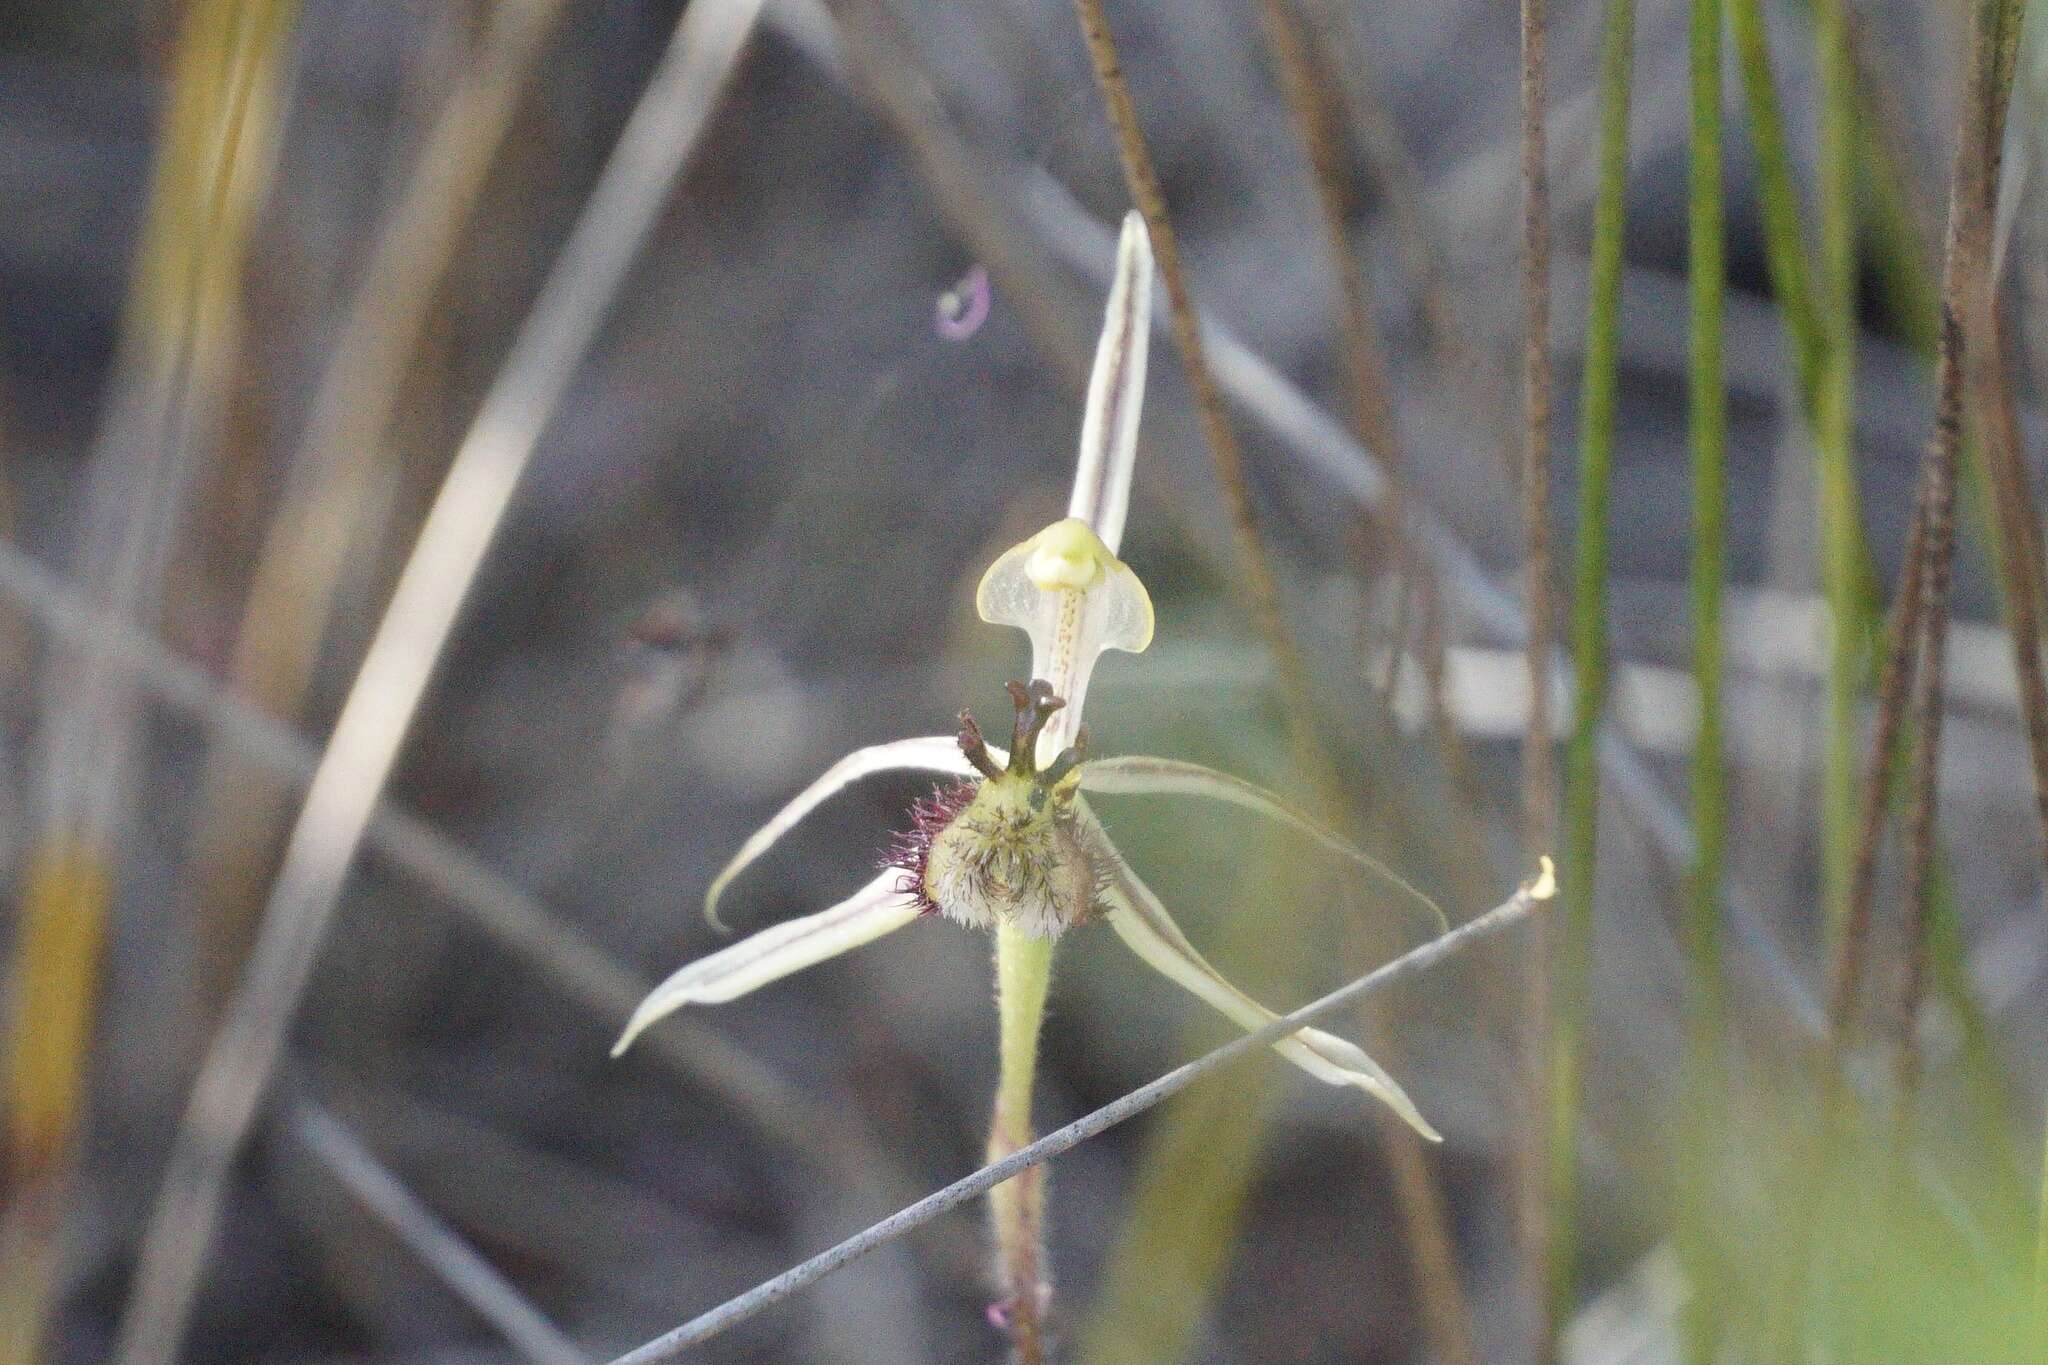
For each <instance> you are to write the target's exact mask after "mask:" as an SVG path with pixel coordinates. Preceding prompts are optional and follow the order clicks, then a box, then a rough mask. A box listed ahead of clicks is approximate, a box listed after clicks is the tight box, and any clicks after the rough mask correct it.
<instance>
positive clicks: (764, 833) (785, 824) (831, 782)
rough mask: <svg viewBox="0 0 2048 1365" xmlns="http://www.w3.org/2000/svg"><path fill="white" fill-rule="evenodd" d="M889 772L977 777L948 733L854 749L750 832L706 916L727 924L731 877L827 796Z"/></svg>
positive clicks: (708, 899)
mask: <svg viewBox="0 0 2048 1365" xmlns="http://www.w3.org/2000/svg"><path fill="white" fill-rule="evenodd" d="M887 772H934V773H951V774H952V775H953V776H955V777H972V776H973V775H974V769H973V768H972V767H971V766H970V765H969V764H968V762H967V758H966V755H964V754H962V753H961V752H960V745H959V742H958V741H957V740H955V739H954V738H953V737H951V736H950V735H926V736H923V737H921V738H918V739H899V740H895V741H893V742H892V743H888V744H875V745H870V746H869V747H868V748H865V749H855V750H854V751H853V752H852V753H850V754H848V755H847V756H846V757H845V758H842V759H840V760H839V761H838V762H837V763H834V764H833V765H832V766H831V767H829V768H827V769H826V770H825V772H824V774H823V775H822V776H820V777H819V778H818V780H817V781H815V782H813V783H811V785H810V786H808V787H805V788H804V789H803V790H802V791H801V792H799V793H797V795H796V796H795V798H794V799H792V800H791V801H790V803H789V804H788V805H786V806H784V807H783V808H782V809H781V810H779V811H777V812H775V816H774V818H773V819H771V820H769V822H768V823H767V824H765V825H763V826H761V828H759V829H757V830H755V831H754V832H753V833H752V834H751V835H749V836H747V841H746V842H745V843H743V844H741V845H740V851H739V852H738V853H735V854H734V855H733V856H732V861H731V862H729V863H727V864H726V865H725V870H724V871H722V872H720V873H719V874H718V875H717V876H716V877H714V878H712V880H711V889H710V890H708V891H706V892H705V893H704V917H705V918H706V919H708V920H710V921H711V922H712V923H713V924H715V925H718V927H720V928H721V929H722V928H724V927H725V926H724V923H723V922H722V921H721V920H720V919H719V918H718V900H719V897H721V896H723V895H724V894H725V888H726V887H727V886H729V885H731V884H732V880H733V878H735V877H737V876H739V875H740V873H741V872H743V871H745V870H746V868H747V866H748V864H750V863H752V862H753V861H754V860H755V859H756V858H758V857H760V856H761V855H762V854H764V853H766V852H767V851H768V850H769V849H770V848H772V847H774V845H775V841H776V840H778V839H780V838H781V837H782V836H783V835H785V834H787V833H789V831H790V830H792V829H794V828H795V827H796V825H797V823H798V822H799V821H801V820H802V819H803V818H804V817H805V816H806V815H809V814H810V813H811V812H812V811H814V810H816V809H817V808H818V807H819V806H820V805H822V804H824V802H825V801H826V800H828V799H829V798H831V797H832V796H834V795H836V794H837V793H838V792H840V791H841V790H843V789H844V788H846V787H848V786H851V785H852V784H853V783H855V782H858V781H859V780H860V779H861V778H863V777H872V776H873V775H874V774H876V773H887Z"/></svg>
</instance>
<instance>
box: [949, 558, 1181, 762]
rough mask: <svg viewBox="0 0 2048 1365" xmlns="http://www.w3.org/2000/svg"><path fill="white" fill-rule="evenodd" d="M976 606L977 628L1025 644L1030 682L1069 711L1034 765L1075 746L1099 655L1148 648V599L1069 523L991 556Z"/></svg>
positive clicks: (1041, 744) (1122, 567)
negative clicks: (1017, 636)
mask: <svg viewBox="0 0 2048 1365" xmlns="http://www.w3.org/2000/svg"><path fill="white" fill-rule="evenodd" d="M974 601H975V606H976V607H977V608H978V609H979V610H980V612H981V619H982V620H984V621H988V622H990V623H992V624H994V625H1001V626H1016V627H1017V628H1018V629H1019V630H1022V631H1023V632H1024V633H1025V634H1026V635H1028V636H1030V637H1031V676H1032V677H1034V678H1043V679H1045V680H1046V681H1047V682H1049V683H1051V684H1052V690H1053V693H1054V695H1056V696H1058V697H1060V698H1062V699H1064V700H1065V701H1066V703H1067V704H1066V707H1065V709H1064V710H1062V711H1060V712H1058V713H1056V714H1055V715H1054V717H1053V719H1052V722H1051V723H1050V724H1048V725H1047V726H1046V727H1045V730H1044V731H1043V732H1042V733H1041V734H1040V735H1039V739H1038V760H1039V762H1040V763H1047V762H1050V761H1051V759H1052V756H1053V755H1054V754H1057V753H1058V752H1059V751H1060V750H1061V749H1063V748H1065V747H1066V746H1067V745H1068V744H1069V743H1071V742H1072V741H1073V736H1074V731H1075V730H1076V728H1078V726H1079V725H1080V716H1081V706H1082V703H1083V700H1084V699H1085V697H1086V696H1087V692H1088V676H1089V674H1091V673H1092V672H1094V670H1095V661H1096V659H1097V658H1099V657H1100V656H1101V654H1102V652H1103V651H1104V650H1106V649H1122V650H1128V651H1129V652H1131V653H1133V654H1136V653H1139V652H1140V651H1142V650H1143V649H1144V648H1145V646H1147V645H1149V644H1151V643H1152V598H1151V595H1150V594H1149V593H1147V592H1146V591H1145V585H1144V583H1143V582H1141V581H1140V580H1139V578H1138V576H1137V575H1136V574H1135V573H1132V572H1131V570H1130V566H1129V565H1127V564H1125V563H1124V562H1123V561H1122V560H1120V559H1118V558H1117V557H1116V556H1115V555H1114V554H1112V553H1111V552H1110V549H1109V547H1108V546H1107V545H1105V544H1104V543H1103V542H1102V538H1101V537H1100V536H1098V535H1096V534H1095V532H1094V531H1093V530H1092V529H1091V528H1090V527H1089V526H1088V524H1087V523H1086V522H1083V521H1079V520H1076V519H1075V518H1073V517H1069V518H1067V519H1066V520H1064V521H1056V522H1054V523H1053V524H1052V525H1050V526H1048V527H1046V528H1045V529H1044V530H1042V531H1040V532H1039V533H1038V534H1037V535H1035V536H1033V537H1031V538H1030V539H1029V540H1027V541H1024V542H1023V543H1022V544H1020V545H1013V546H1012V547H1010V548H1009V549H1008V550H1005V551H1004V552H1003V553H1002V554H1001V555H999V556H997V558H996V562H995V563H993V564H991V565H989V567H988V572H987V573H985V574H983V575H982V577H981V586H980V587H979V588H978V589H977V590H976V591H975V595H974Z"/></svg>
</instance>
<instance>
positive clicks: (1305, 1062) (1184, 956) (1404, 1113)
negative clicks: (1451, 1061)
mask: <svg viewBox="0 0 2048 1365" xmlns="http://www.w3.org/2000/svg"><path fill="white" fill-rule="evenodd" d="M1091 823H1092V820H1091ZM1099 832H1100V829H1099V826H1098V827H1097V833H1098V834H1099ZM1102 901H1103V904H1104V906H1105V909H1106V917H1107V918H1108V920H1109V925H1110V928H1112V929H1114V930H1115V931H1116V933H1117V936H1118V937H1119V938H1121V939H1123V941H1124V943H1125V945H1126V946H1127V947H1129V948H1130V950H1131V951H1132V952H1134V953H1136V954H1137V955H1138V956H1139V957H1140V958H1141V959H1143V960H1144V962H1145V963H1146V965H1147V966H1149V967H1151V968H1152V969H1153V970H1154V971H1157V972H1159V973H1160V974H1161V975H1163V976H1166V977H1168V978H1170V979H1171V980H1172V981H1174V982H1175V983H1176V984H1177V985H1179V986H1181V987H1182V988H1183V989H1185V990H1187V991H1188V992H1189V993H1191V994H1193V995H1195V996H1197V997H1198V998H1200V999H1201V1000H1203V1001H1206V1002H1207V1003H1208V1004H1209V1005H1211V1006H1213V1007H1214V1008H1215V1009H1217V1010H1219V1011H1221V1012H1222V1013H1223V1014H1225V1015H1227V1016H1228V1017H1229V1018H1230V1019H1232V1020H1234V1021H1235V1022H1236V1023H1237V1024H1238V1025H1239V1026H1240V1027H1242V1028H1245V1029H1247V1030H1249V1029H1256V1028H1260V1027H1262V1026H1264V1025H1266V1024H1270V1023H1272V1022H1273V1020H1275V1019H1277V1018H1279V1016H1278V1015H1276V1014H1274V1013H1273V1011H1271V1010H1269V1009H1267V1008H1266V1007H1265V1006H1264V1005H1261V1004H1260V1003H1259V1002H1258V1001H1256V1000H1254V999H1252V998H1251V997H1250V996H1248V995H1246V994H1245V993H1244V992H1243V991H1241V990H1239V989H1238V988H1237V987H1235V986H1233V985H1231V984H1230V982H1229V981H1228V980H1227V979H1226V978H1225V977H1224V976H1223V974H1222V973H1221V972H1219V971H1217V970H1216V968H1215V967H1213V966H1211V965H1210V963H1209V961H1208V959H1207V958H1205V957H1203V956H1202V955H1201V953H1199V952H1198V951H1196V949H1195V946H1194V944H1192V943H1190V942H1188V940H1187V936H1186V935H1185V934H1183V933H1181V931H1180V926H1179V925H1177V924H1175V923H1174V922H1173V917H1172V916H1171V915H1169V914H1168V913H1167V912H1166V907H1165V906H1164V905H1163V904H1161V903H1160V900H1159V897H1158V896H1156V895H1154V894H1153V893H1152V889H1151V888H1150V887H1148V886H1146V885H1145V883H1144V882H1143V881H1142V880H1140V879H1139V877H1138V875H1137V874H1136V873H1134V872H1132V871H1131V870H1130V869H1129V868H1128V867H1125V866H1123V865H1122V863H1121V861H1120V860H1117V861H1115V862H1114V865H1113V866H1112V869H1111V873H1110V877H1109V885H1108V886H1107V887H1106V888H1105V889H1104V890H1103V893H1102ZM1273 1050H1274V1051H1275V1052H1277V1053H1279V1054H1280V1055H1281V1056H1282V1057H1285V1058H1286V1059H1287V1060H1288V1061H1290V1062H1293V1063H1294V1064H1295V1065H1296V1066H1298V1067H1300V1068H1301V1069H1302V1070H1304V1071H1306V1072H1308V1074H1309V1075H1311V1076H1314V1077H1315V1078H1316V1079H1317V1080H1319V1081H1324V1082H1327V1083H1328V1084H1330V1085H1349V1086H1355V1087H1357V1088H1358V1089H1360V1090H1363V1091H1365V1092H1366V1093H1367V1094H1368V1095H1372V1096H1374V1097H1376V1098H1377V1099H1379V1100H1381V1101H1383V1102H1384V1103H1385V1104H1386V1105H1387V1107H1388V1108H1390V1109H1392V1110H1393V1111H1394V1112H1395V1113H1396V1114H1399V1115H1400V1116H1401V1118H1402V1119H1403V1120H1404V1121H1406V1122H1407V1124H1408V1126H1409V1127H1411V1128H1413V1129H1414V1130H1415V1131H1416V1132H1418V1133H1420V1134H1422V1136H1424V1137H1426V1138H1428V1139H1429V1140H1430V1141H1431V1142H1441V1141H1443V1137H1442V1135H1441V1134H1439V1133H1438V1132H1437V1131H1436V1129H1434V1128H1432V1127H1430V1126H1429V1121H1428V1120H1427V1119H1425V1118H1423V1117H1422V1114H1421V1112H1420V1111H1419V1110H1417V1109H1416V1107H1415V1103H1414V1101H1412V1100H1410V1099H1409V1098H1408V1093H1407V1092H1406V1091H1404V1090H1403V1089H1401V1086H1400V1084H1399V1083H1398V1082H1397V1081H1395V1080H1394V1078H1393V1077H1392V1076H1390V1075H1388V1074H1387V1072H1386V1069H1385V1068H1384V1067H1382V1066H1381V1065H1380V1064H1379V1063H1378V1062H1375V1061H1374V1060H1373V1059H1372V1058H1371V1057H1369V1056H1367V1055H1366V1054H1365V1053H1364V1052H1363V1051H1362V1050H1361V1049H1359V1048H1358V1047H1357V1046H1356V1045H1354V1044H1352V1043H1348V1042H1346V1041H1345V1040H1344V1039H1342V1038H1339V1037H1337V1036H1336V1035H1334V1034H1330V1033H1325V1032H1323V1031H1322V1030H1321V1029H1312V1028H1307V1029H1303V1030H1302V1031H1301V1032H1299V1033H1297V1034H1295V1035H1294V1036H1293V1037H1291V1038H1283V1039H1282V1040H1281V1041H1279V1042H1277V1043H1275V1044H1273Z"/></svg>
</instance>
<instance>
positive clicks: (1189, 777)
mask: <svg viewBox="0 0 2048 1365" xmlns="http://www.w3.org/2000/svg"><path fill="white" fill-rule="evenodd" d="M1081 790H1082V791H1084V792H1090V793H1101V794H1105V795H1111V796H1206V797H1208V798H1210V799H1211V800H1215V801H1223V802H1227V803H1228V804H1230V805H1233V806H1240V807H1242V808H1244V809H1245V810H1249V811H1254V812H1256V813H1257V814H1260V815H1264V816H1268V817H1270V818H1272V819H1274V820H1278V821H1279V822H1280V823H1281V824H1283V825H1289V826H1292V827H1293V828H1295V829H1297V830H1300V831H1301V832H1302V833H1303V834H1306V835H1307V836H1308V837H1309V838H1311V839H1314V840H1315V841H1316V842H1317V843H1319V844H1321V845H1322V846H1323V847H1325V848H1327V849H1329V850H1330V851H1331V852H1333V853H1337V854H1341V855H1342V856H1343V857H1346V858H1348V859H1350V860H1351V861H1352V862H1354V863H1357V864H1358V865H1359V866H1360V867H1364V868H1368V869H1370V870H1371V871H1372V872H1374V873H1375V874H1377V875H1378V876H1379V877H1381V878H1383V879H1384V880H1386V881H1387V882H1389V883H1391V884H1392V885H1393V886H1394V887H1396V888H1397V889H1398V890H1400V891H1401V893H1402V894H1403V895H1405V896H1407V897H1408V898H1409V899H1411V900H1413V901H1415V903H1416V904H1418V905H1420V906H1422V907H1424V908H1425V909H1427V910H1428V911H1429V914H1430V918H1431V919H1433V920H1434V921H1435V922H1436V927H1437V932H1439V933H1442V932H1444V931H1446V930H1448V929H1449V928H1450V921H1449V920H1448V919H1447V918H1446V917H1445V915H1444V912H1443V908H1442V907H1441V906H1439V905H1438V904H1437V903H1436V902H1435V901H1433V900H1431V899H1430V898H1429V897H1428V896H1425V895H1423V894H1422V892H1420V891H1418V890H1416V888H1415V886H1414V885H1413V884H1412V883H1411V882H1409V881H1408V879H1407V878H1405V877H1403V876H1401V875H1400V874H1399V873H1398V872H1396V871H1394V870H1393V869H1392V868H1390V867H1388V866H1387V865H1386V864H1385V863H1383V862H1381V861H1380V860H1379V859H1377V858H1375V857H1373V856H1372V855H1371V854H1370V853H1367V852H1366V851H1365V850H1363V849H1361V848H1359V847H1358V846H1357V845H1356V844H1353V843H1352V842H1350V841H1349V840H1348V839H1346V838H1344V837H1343V836H1342V835H1340V834H1338V833H1336V832H1335V831H1334V830H1331V829H1330V828H1328V827H1327V826H1325V825H1324V824H1322V823H1321V822H1320V821H1318V820H1316V819H1314V818H1313V817H1311V816H1308V815H1305V814H1303V813H1302V812H1300V811H1298V810H1296V809H1294V808H1293V807H1292V806H1290V805H1288V804H1287V803H1286V802H1285V801H1283V800H1281V799H1280V798H1279V797H1278V796H1276V795H1274V794H1273V793H1272V792H1269V791H1267V790H1266V789H1265V788H1264V787H1261V786H1259V785H1258V784H1257V783H1253V782H1247V781H1245V780H1244V779H1243V778H1241V777H1233V776H1231V775H1230V774H1229V773H1223V772H1218V771H1216V770H1215V769H1214V768H1205V767H1203V766H1202V765H1201V764H1199V763H1183V762H1181V761H1180V760H1178V759H1172V758H1153V757H1150V756H1149V755H1145V754H1121V755H1118V756H1116V757H1113V758H1096V759H1090V760H1089V761H1088V762H1086V763H1084V764H1082V765H1081Z"/></svg>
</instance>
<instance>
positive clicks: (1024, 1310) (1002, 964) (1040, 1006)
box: [988, 921, 1053, 1365]
mask: <svg viewBox="0 0 2048 1365" xmlns="http://www.w3.org/2000/svg"><path fill="white" fill-rule="evenodd" d="M1052 951H1053V940H1051V939H1049V938H1039V937H1035V936H1033V935H1031V934H1027V933H1024V932H1023V931H1022V930H1020V929H1017V928H1015V927H1013V926H1012V925H1010V924H1009V923H1008V922H1007V921H1005V922H1004V923H1003V924H1002V925H1000V926H999V927H998V928H997V929H996V1012H997V1014H998V1016H999V1017H1000V1020H1001V1028H1002V1036H1001V1043H1000V1047H1001V1051H1002V1074H1001V1077H1000V1079H999V1080H998V1081H997V1083H996V1109H995V1117H994V1119H993V1121H992V1122H991V1123H990V1125H989V1135H988V1159H989V1160H990V1161H1000V1160H1002V1159H1003V1158H1004V1157H1006V1156H1009V1155H1010V1154H1011V1153H1012V1152H1015V1151H1017V1150H1018V1149H1019V1148H1022V1147H1025V1146H1027V1145H1029V1143H1030V1142H1031V1088H1032V1083H1033V1081H1034V1080H1035V1079H1036V1077H1037V1074H1038V1033H1039V1026H1040V1025H1041V1024H1042V1023H1043V1022H1044V1020H1045V994H1046V991H1047V989H1048V988H1049V987H1050V986H1051V985H1052ZM988 1198H989V1214H990V1218H991V1220H992V1222H993V1223H994V1227H995V1243H996V1278H997V1283H998V1284H999V1285H1000V1286H1001V1291H1002V1294H1003V1296H1004V1299H1005V1303H1004V1308H1005V1311H1006V1312H1007V1314H1008V1316H1009V1330H1010V1340H1011V1342H1012V1343H1013V1344H1014V1345H1015V1347H1016V1359H1017V1361H1018V1362H1019V1365H1039V1363H1040V1362H1042V1361H1043V1360H1044V1359H1045V1330H1044V1322H1043V1320H1042V1318H1043V1313H1044V1310H1045V1304H1046V1300H1047V1299H1048V1298H1049V1297H1050V1294H1049V1290H1050V1287H1051V1286H1050V1282H1049V1281H1048V1280H1047V1278H1046V1274H1045V1246H1044V1230H1045V1168H1044V1167H1043V1166H1034V1167H1032V1168H1031V1169H1030V1170H1028V1171H1025V1172H1023V1173H1022V1174H1020V1175H1018V1176H1017V1178H1016V1179H1014V1180H1010V1181H1007V1182H1005V1183H1004V1184H1001V1185H998V1186H996V1187H995V1188H994V1189H992V1190H990V1191H989V1194H988Z"/></svg>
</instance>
